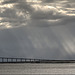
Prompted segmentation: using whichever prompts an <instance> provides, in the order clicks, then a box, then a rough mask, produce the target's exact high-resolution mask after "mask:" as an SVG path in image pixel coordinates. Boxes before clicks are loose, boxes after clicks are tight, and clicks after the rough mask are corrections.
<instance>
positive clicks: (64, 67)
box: [0, 57, 75, 75]
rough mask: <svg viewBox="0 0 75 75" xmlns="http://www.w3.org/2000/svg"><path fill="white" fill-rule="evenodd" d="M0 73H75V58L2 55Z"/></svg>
mask: <svg viewBox="0 0 75 75" xmlns="http://www.w3.org/2000/svg"><path fill="white" fill-rule="evenodd" d="M0 75H75V60H47V59H29V58H7V57H0Z"/></svg>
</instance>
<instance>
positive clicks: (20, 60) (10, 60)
mask: <svg viewBox="0 0 75 75" xmlns="http://www.w3.org/2000/svg"><path fill="white" fill-rule="evenodd" d="M0 63H75V60H49V59H30V58H8V57H0Z"/></svg>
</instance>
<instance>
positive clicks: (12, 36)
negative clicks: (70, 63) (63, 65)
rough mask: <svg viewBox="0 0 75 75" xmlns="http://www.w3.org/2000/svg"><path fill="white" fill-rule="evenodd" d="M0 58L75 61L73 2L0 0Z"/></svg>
mask: <svg viewBox="0 0 75 75" xmlns="http://www.w3.org/2000/svg"><path fill="white" fill-rule="evenodd" d="M0 57H25V58H38V59H39V58H41V59H53V60H54V59H61V60H63V59H66V60H67V59H70V60H71V59H72V60H73V59H75V0H0Z"/></svg>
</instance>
